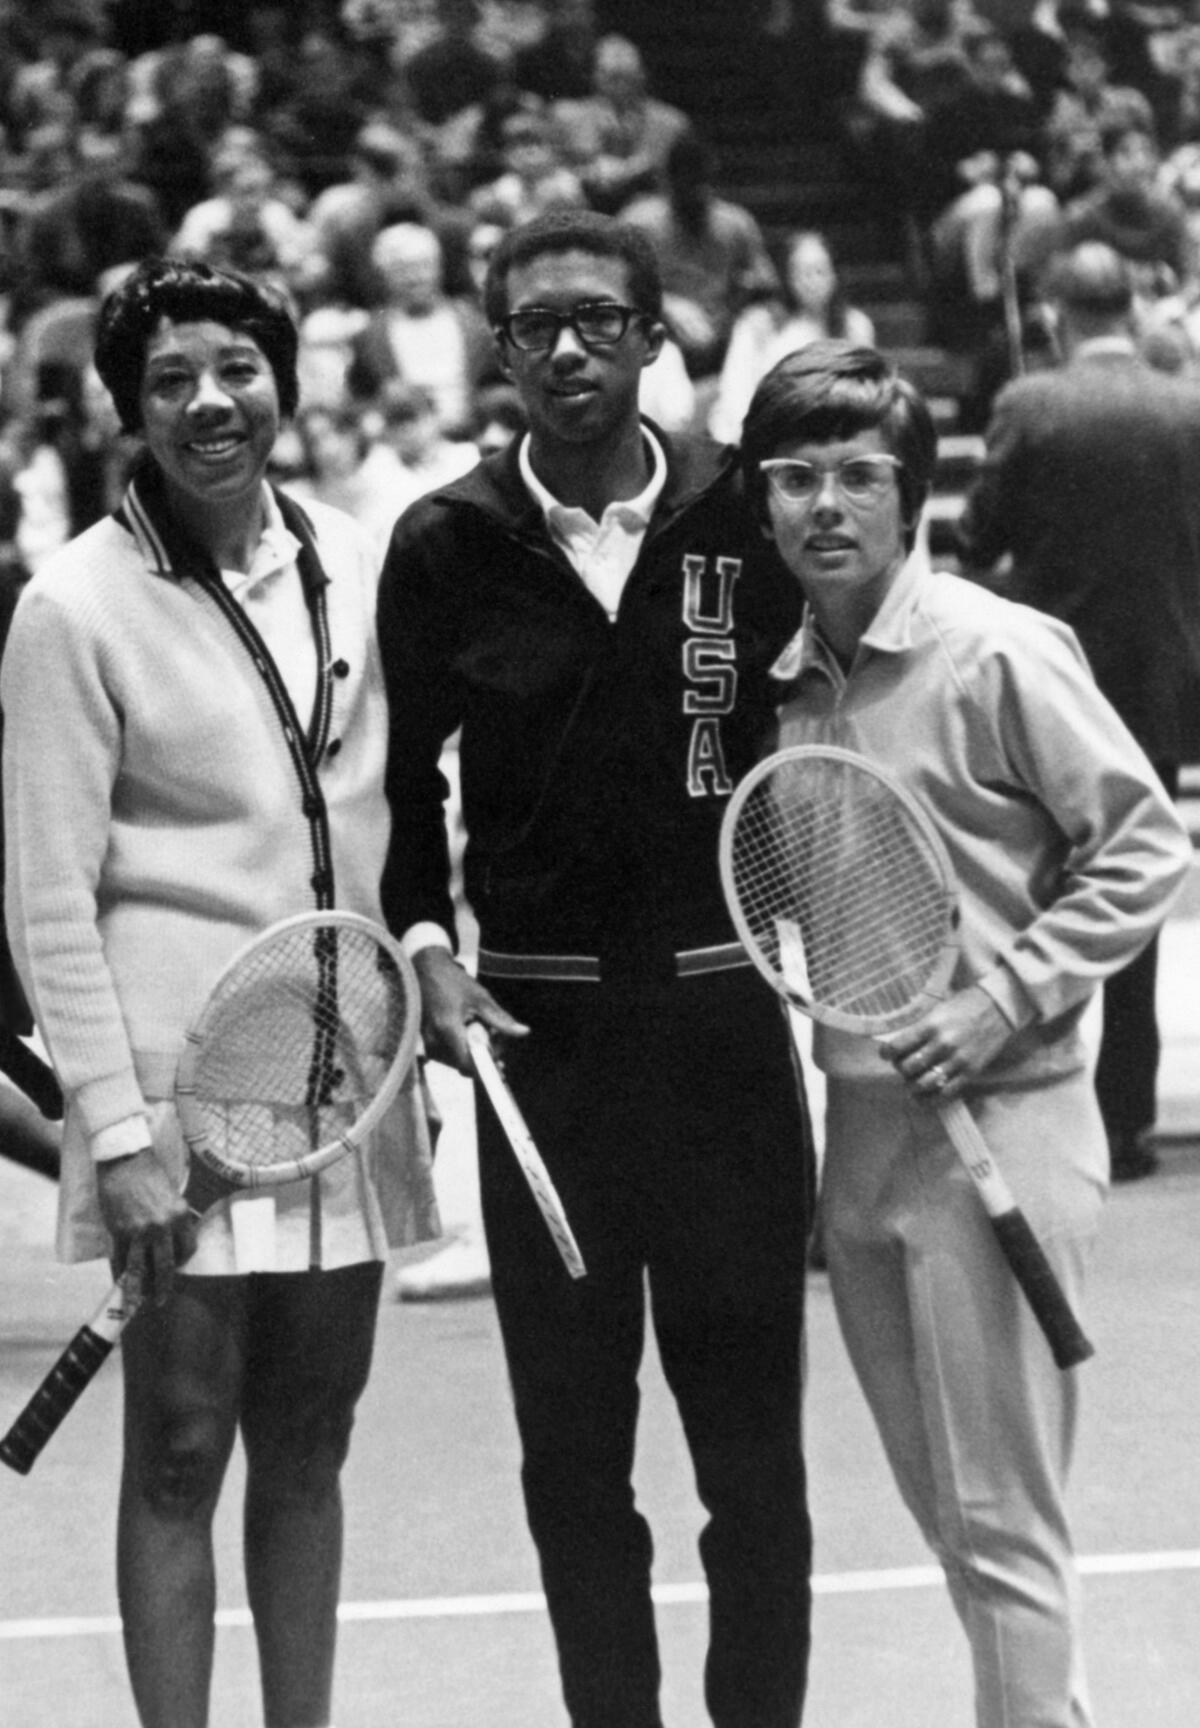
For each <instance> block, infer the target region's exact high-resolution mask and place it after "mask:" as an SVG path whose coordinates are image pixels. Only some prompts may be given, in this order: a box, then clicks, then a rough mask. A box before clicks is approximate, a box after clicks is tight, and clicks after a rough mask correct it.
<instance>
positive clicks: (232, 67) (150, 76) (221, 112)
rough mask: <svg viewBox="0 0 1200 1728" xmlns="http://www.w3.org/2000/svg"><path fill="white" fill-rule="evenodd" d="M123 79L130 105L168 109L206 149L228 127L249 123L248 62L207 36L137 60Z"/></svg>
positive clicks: (252, 85) (251, 70)
mask: <svg viewBox="0 0 1200 1728" xmlns="http://www.w3.org/2000/svg"><path fill="white" fill-rule="evenodd" d="M129 79H130V94H131V96H132V97H133V98H134V99H135V100H137V99H142V100H148V101H149V102H151V103H153V104H155V105H156V106H157V107H158V108H160V109H169V110H170V111H171V113H172V114H173V116H174V117H175V118H176V119H177V120H178V119H182V120H184V122H185V124H186V126H187V128H188V130H189V131H191V132H193V133H194V134H195V135H196V136H197V137H198V138H200V139H202V140H203V141H204V143H205V144H206V145H207V146H208V148H209V149H213V148H215V146H216V145H217V143H218V142H219V140H220V139H221V137H222V135H223V134H224V133H225V132H226V131H227V130H228V129H229V127H231V126H244V125H247V124H248V123H249V122H250V120H251V117H252V114H253V109H254V101H255V96H256V92H257V88H258V71H257V67H256V66H255V63H254V61H253V60H251V59H250V57H249V56H248V55H246V54H238V53H235V52H234V51H233V50H232V49H231V48H230V47H229V45H228V43H226V41H225V40H224V38H223V37H221V36H217V35H213V34H212V33H211V32H210V33H207V34H205V35H200V36H189V37H187V38H186V40H184V41H180V42H175V43H172V44H170V45H169V46H167V47H163V48H158V49H151V50H150V51H149V52H147V53H145V54H141V55H139V56H138V57H137V59H136V60H135V61H134V62H133V64H132V66H131V67H130V73H129Z"/></svg>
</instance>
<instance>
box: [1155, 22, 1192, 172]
mask: <svg viewBox="0 0 1200 1728" xmlns="http://www.w3.org/2000/svg"><path fill="white" fill-rule="evenodd" d="M1160 43H1161V46H1160V50H1159V66H1160V70H1161V74H1162V76H1161V81H1160V84H1159V87H1158V90H1157V93H1156V100H1155V119H1156V121H1157V130H1158V135H1159V138H1160V140H1161V142H1162V146H1163V149H1164V150H1165V151H1166V152H1167V153H1168V154H1170V153H1171V152H1173V151H1174V150H1176V149H1178V148H1179V147H1180V146H1181V145H1185V144H1195V143H1197V142H1200V18H1198V17H1196V16H1195V15H1194V10H1193V9H1191V8H1189V10H1188V12H1187V13H1185V15H1184V18H1183V20H1182V21H1181V23H1180V26H1179V28H1178V29H1177V30H1174V31H1171V32H1167V31H1164V32H1163V33H1162V37H1161V38H1160Z"/></svg>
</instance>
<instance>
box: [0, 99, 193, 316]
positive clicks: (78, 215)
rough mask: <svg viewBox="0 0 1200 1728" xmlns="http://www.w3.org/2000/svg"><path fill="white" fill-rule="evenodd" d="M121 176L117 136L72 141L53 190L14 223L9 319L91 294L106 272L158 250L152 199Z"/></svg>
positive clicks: (84, 134)
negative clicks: (67, 298)
mask: <svg viewBox="0 0 1200 1728" xmlns="http://www.w3.org/2000/svg"><path fill="white" fill-rule="evenodd" d="M125 169H126V151H125V140H124V137H123V135H122V134H120V133H115V134H114V133H110V132H100V131H96V130H94V129H91V128H87V129H84V130H82V131H80V132H79V133H78V134H77V135H76V136H75V137H74V139H73V140H72V142H71V144H70V146H69V154H67V155H64V157H63V158H62V177H61V179H60V181H59V184H58V185H57V186H56V187H55V188H54V189H53V190H50V191H46V192H43V193H38V194H35V195H34V196H33V197H32V198H31V199H30V201H29V202H28V203H27V204H26V206H25V209H24V213H23V216H22V217H21V219H20V221H19V223H18V232H17V251H18V286H17V288H16V291H15V294H14V310H15V315H16V316H17V317H19V318H25V317H27V316H29V314H30V313H32V312H33V311H34V310H36V309H37V308H39V307H42V306H46V305H48V304H49V303H50V302H51V301H53V300H55V299H58V298H61V297H63V296H68V295H69V296H78V295H84V296H87V295H91V294H92V293H94V291H95V286H96V281H97V279H98V278H99V277H100V276H101V275H102V274H103V273H104V272H105V271H106V270H109V269H111V268H112V267H113V266H115V265H118V264H126V263H136V262H137V261H138V260H139V259H141V258H143V257H147V256H151V255H153V254H154V253H156V252H160V251H161V250H162V248H163V245H164V242H165V239H166V227H165V225H164V223H163V220H162V215H161V212H160V211H159V208H158V204H157V202H156V200H155V198H154V195H153V193H152V192H151V191H150V190H149V188H148V187H146V186H143V185H141V184H140V183H138V182H137V181H134V180H132V179H131V178H130V177H129V175H128V174H127V173H126V171H125Z"/></svg>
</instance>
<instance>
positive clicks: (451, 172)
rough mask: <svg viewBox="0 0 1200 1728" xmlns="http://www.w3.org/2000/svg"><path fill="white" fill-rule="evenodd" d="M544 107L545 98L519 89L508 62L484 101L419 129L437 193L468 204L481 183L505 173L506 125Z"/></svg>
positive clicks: (450, 200)
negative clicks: (440, 123)
mask: <svg viewBox="0 0 1200 1728" xmlns="http://www.w3.org/2000/svg"><path fill="white" fill-rule="evenodd" d="M543 107H544V104H543V103H542V100H541V98H540V97H538V96H534V95H533V94H531V92H529V91H528V90H521V89H519V88H518V86H517V84H516V83H515V82H514V79H513V76H512V62H511V61H509V62H506V63H505V65H504V67H503V68H502V70H501V74H500V77H499V79H498V80H497V82H496V84H495V86H494V88H493V89H492V90H491V91H490V93H489V94H488V96H487V97H486V98H485V100H483V101H482V102H473V103H471V105H470V106H469V107H467V108H463V109H462V110H460V112H459V113H457V114H454V115H452V116H451V117H450V119H449V120H447V121H445V122H444V124H442V125H441V126H436V127H421V128H419V129H418V130H419V133H420V138H421V146H422V149H423V150H424V151H425V155H426V159H427V161H428V163H429V170H430V179H431V183H432V185H433V188H434V190H435V192H436V193H437V195H438V197H439V198H440V199H441V200H442V201H443V202H444V203H446V204H451V205H454V204H464V203H465V202H466V201H467V199H468V198H469V197H470V195H471V193H472V192H473V191H474V190H475V188H476V187H477V186H484V185H486V184H487V183H488V182H489V181H491V180H495V179H497V178H498V177H499V176H500V175H501V174H503V173H504V172H505V170H506V168H507V163H506V162H505V159H504V131H505V127H506V126H507V125H508V123H509V121H510V120H512V119H513V118H514V117H517V116H520V115H525V114H539V113H541V112H542V110H543Z"/></svg>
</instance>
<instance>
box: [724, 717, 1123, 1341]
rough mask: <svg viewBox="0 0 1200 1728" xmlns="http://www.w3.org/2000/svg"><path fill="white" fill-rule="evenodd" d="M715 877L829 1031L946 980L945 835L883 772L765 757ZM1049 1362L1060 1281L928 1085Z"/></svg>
mask: <svg viewBox="0 0 1200 1728" xmlns="http://www.w3.org/2000/svg"><path fill="white" fill-rule="evenodd" d="M720 870H721V884H722V887H723V889H724V892H725V898H726V902H727V904H728V906H729V911H730V914H731V916H732V918H733V921H734V925H735V927H736V929H737V932H738V936H739V937H740V939H741V941H742V943H743V945H744V947H745V949H746V952H747V953H748V954H749V956H750V958H751V960H753V962H754V964H755V966H756V967H757V968H758V970H759V972H761V973H762V975H763V977H764V978H766V979H767V981H768V982H769V983H770V984H771V985H772V986H773V988H774V989H775V990H776V991H778V993H779V994H780V995H781V996H782V997H783V999H784V1000H785V1001H786V1002H787V1003H789V1004H791V1005H792V1006H793V1007H796V1008H799V1009H800V1010H801V1011H802V1012H803V1013H805V1014H808V1015H810V1016H811V1017H812V1019H814V1020H816V1021H819V1022H821V1023H822V1024H824V1025H826V1026H831V1027H836V1028H838V1029H840V1030H842V1031H844V1032H852V1033H858V1034H860V1035H869V1036H880V1035H882V1034H884V1033H888V1032H893V1031H897V1030H899V1029H901V1028H903V1027H905V1026H908V1025H910V1024H912V1023H913V1022H915V1021H916V1020H919V1019H920V1018H921V1016H922V1015H923V1014H924V1013H926V1012H927V1011H928V1010H929V1009H930V1008H931V1007H932V1006H933V1005H934V1004H935V1003H936V1002H937V1001H939V1000H941V999H942V998H943V997H944V996H945V995H946V993H947V991H948V989H949V986H950V979H951V975H952V973H953V970H954V966H955V963H956V961H957V959H958V952H959V947H958V938H957V929H958V899H957V892H956V888H955V883H954V877H953V872H952V870H951V867H950V860H949V857H948V856H947V853H946V849H945V846H944V845H943V843H942V840H941V837H940V835H939V834H938V832H937V830H936V828H935V827H934V825H933V823H932V822H931V821H930V819H929V817H928V815H927V814H926V813H925V811H924V809H923V808H922V807H921V805H920V804H919V803H918V802H917V800H916V799H915V798H913V797H912V796H911V794H910V793H909V792H908V791H907V790H906V789H905V788H904V787H903V786H901V785H900V784H899V782H898V781H897V780H895V779H894V778H893V776H892V775H891V774H889V773H887V772H886V771H885V770H883V769H882V768H879V767H877V766H875V765H874V764H873V763H871V762H869V761H867V760H866V759H865V758H864V757H862V756H859V755H856V754H855V753H854V752H852V751H849V750H842V749H838V748H836V747H834V746H818V745H798V746H795V747H793V748H791V749H787V750H781V751H779V752H777V753H776V754H775V755H773V756H769V757H767V758H766V759H765V760H764V761H762V762H760V763H759V764H758V766H757V767H756V768H754V769H752V770H751V772H750V773H749V774H748V775H746V777H745V779H744V780H742V781H741V783H740V784H739V785H738V786H737V787H736V789H735V791H734V793H733V796H732V798H731V799H730V801H729V805H728V807H727V808H726V811H725V816H724V820H723V822H722V827H721V839H720ZM930 1101H931V1103H932V1104H933V1105H934V1107H935V1108H936V1109H937V1110H938V1112H939V1114H940V1116H941V1119H942V1122H943V1124H944V1126H945V1129H946V1133H947V1135H948V1137H949V1139H950V1142H951V1144H952V1145H953V1147H954V1150H955V1152H956V1153H957V1154H958V1157H959V1159H960V1160H961V1162H962V1164H963V1167H964V1168H965V1170H966V1171H967V1173H968V1175H969V1176H970V1178H971V1180H972V1182H973V1183H974V1185H975V1188H976V1190H977V1191H978V1193H979V1197H980V1199H981V1200H982V1202H983V1205H984V1207H985V1209H986V1211H987V1214H988V1217H989V1219H990V1220H991V1224H992V1228H993V1230H994V1232H995V1235H996V1240H997V1242H998V1243H999V1245H1000V1248H1001V1251H1002V1253H1003V1254H1004V1257H1005V1259H1006V1260H1007V1261H1008V1263H1009V1265H1010V1266H1011V1267H1012V1270H1013V1274H1014V1276H1015V1277H1016V1279H1017V1281H1018V1283H1019V1284H1020V1286H1021V1288H1022V1290H1023V1291H1024V1292H1025V1295H1026V1296H1027V1298H1028V1300H1029V1304H1030V1306H1031V1308H1032V1309H1033V1312H1034V1314H1035V1315H1036V1316H1037V1319H1038V1322H1039V1324H1040V1325H1041V1327H1042V1330H1043V1332H1044V1333H1045V1335H1046V1338H1047V1340H1048V1341H1049V1344H1050V1348H1051V1350H1052V1351H1053V1353H1054V1360H1055V1362H1056V1363H1057V1365H1058V1366H1059V1367H1060V1368H1070V1367H1074V1366H1075V1365H1076V1364H1077V1363H1079V1362H1083V1361H1085V1360H1086V1359H1087V1358H1088V1357H1089V1356H1090V1355H1092V1353H1093V1351H1092V1346H1091V1344H1090V1343H1089V1342H1088V1340H1087V1338H1086V1337H1085V1336H1084V1334H1083V1332H1082V1330H1081V1329H1080V1326H1079V1323H1078V1321H1077V1320H1076V1318H1075V1316H1074V1314H1073V1313H1072V1311H1071V1308H1070V1305H1069V1304H1068V1302H1067V1299H1066V1296H1065V1294H1064V1292H1063V1289H1062V1286H1061V1284H1060V1283H1059V1281H1058V1278H1057V1277H1056V1275H1055V1273H1054V1270H1053V1268H1052V1267H1051V1265H1050V1262H1049V1260H1048V1259H1047V1258H1046V1254H1045V1251H1044V1250H1043V1248H1042V1246H1041V1244H1040V1243H1039V1242H1038V1240H1037V1238H1036V1237H1035V1235H1034V1233H1033V1230H1032V1229H1031V1227H1030V1225H1029V1222H1028V1220H1027V1218H1026V1217H1025V1214H1024V1213H1023V1212H1022V1211H1021V1209H1020V1207H1019V1206H1018V1205H1017V1203H1016V1201H1015V1200H1014V1198H1013V1196H1012V1194H1011V1193H1010V1191H1009V1188H1008V1185H1007V1183H1006V1182H1005V1180H1004V1178H1003V1176H1002V1175H1001V1174H1000V1171H999V1170H998V1168H997V1166H996V1163H995V1160H994V1159H993V1157H992V1155H991V1152H990V1151H989V1150H988V1147H987V1144H986V1142H985V1141H984V1139H983V1136H982V1135H981V1134H980V1132H979V1129H978V1127H977V1126H976V1124H975V1119H974V1117H973V1116H972V1115H971V1112H970V1111H969V1109H968V1108H967V1106H966V1104H965V1103H963V1101H962V1100H961V1099H939V1098H937V1097H936V1096H935V1097H932V1098H931V1100H930Z"/></svg>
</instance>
